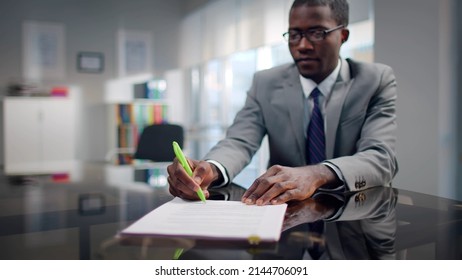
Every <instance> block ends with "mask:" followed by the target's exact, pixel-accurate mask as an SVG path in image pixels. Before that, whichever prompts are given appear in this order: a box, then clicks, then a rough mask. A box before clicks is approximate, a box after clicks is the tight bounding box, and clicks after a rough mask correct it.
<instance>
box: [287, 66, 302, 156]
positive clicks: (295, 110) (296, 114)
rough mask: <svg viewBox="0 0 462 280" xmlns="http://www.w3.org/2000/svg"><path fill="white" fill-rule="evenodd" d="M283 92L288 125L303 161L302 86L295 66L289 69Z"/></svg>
mask: <svg viewBox="0 0 462 280" xmlns="http://www.w3.org/2000/svg"><path fill="white" fill-rule="evenodd" d="M284 92H285V93H286V94H287V95H284V96H285V98H286V102H287V108H288V111H289V115H290V125H291V127H292V130H293V132H294V135H295V138H296V140H297V145H298V149H299V151H300V155H301V159H302V161H303V159H304V158H305V156H304V151H305V148H304V146H305V134H304V132H305V128H304V127H303V118H304V107H303V106H304V104H303V103H304V98H303V89H302V85H301V84H300V76H299V73H298V71H297V68H296V66H295V65H293V66H292V67H291V68H290V71H289V73H288V75H287V77H286V79H285V83H284Z"/></svg>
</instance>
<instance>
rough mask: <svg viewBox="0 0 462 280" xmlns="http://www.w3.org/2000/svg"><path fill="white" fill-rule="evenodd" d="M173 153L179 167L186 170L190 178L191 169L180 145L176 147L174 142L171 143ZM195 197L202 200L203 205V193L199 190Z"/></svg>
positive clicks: (176, 144)
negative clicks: (179, 164)
mask: <svg viewBox="0 0 462 280" xmlns="http://www.w3.org/2000/svg"><path fill="white" fill-rule="evenodd" d="M173 151H174V152H175V156H176V158H177V159H178V160H179V161H180V163H181V166H183V168H184V170H186V173H188V175H189V176H192V175H193V172H192V170H191V167H190V166H189V164H188V161H187V160H186V157H185V156H184V154H183V151H182V150H181V148H180V145H178V143H177V142H176V141H173ZM197 195H198V196H199V198H200V199H201V200H202V202H204V203H205V195H204V192H202V189H201V188H199V190H197Z"/></svg>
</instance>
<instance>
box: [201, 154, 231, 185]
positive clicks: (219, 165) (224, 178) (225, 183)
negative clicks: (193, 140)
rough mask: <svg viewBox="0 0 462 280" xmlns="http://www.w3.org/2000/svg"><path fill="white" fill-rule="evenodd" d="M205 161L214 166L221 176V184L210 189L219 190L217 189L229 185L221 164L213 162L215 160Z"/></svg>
mask: <svg viewBox="0 0 462 280" xmlns="http://www.w3.org/2000/svg"><path fill="white" fill-rule="evenodd" d="M205 161H206V162H209V163H211V164H213V165H215V166H216V167H217V168H218V170H219V171H220V173H221V176H223V182H221V183H219V184H218V185H216V186H212V187H215V188H219V187H223V186H226V185H227V184H228V183H229V177H228V174H226V169H225V167H224V166H223V165H222V164H221V163H219V162H218V161H215V160H212V159H207V160H205Z"/></svg>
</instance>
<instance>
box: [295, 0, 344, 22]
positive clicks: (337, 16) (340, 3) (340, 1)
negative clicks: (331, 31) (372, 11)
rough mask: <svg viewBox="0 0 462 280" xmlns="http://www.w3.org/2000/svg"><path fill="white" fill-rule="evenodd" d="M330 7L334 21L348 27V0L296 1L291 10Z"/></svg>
mask: <svg viewBox="0 0 462 280" xmlns="http://www.w3.org/2000/svg"><path fill="white" fill-rule="evenodd" d="M303 5H306V6H329V8H330V9H331V11H332V15H333V18H334V20H335V21H336V22H337V23H338V24H339V25H340V24H341V25H343V26H348V21H349V6H348V2H347V1H346V0H295V1H294V3H293V4H292V7H291V8H290V10H291V11H292V9H294V8H296V7H300V6H303Z"/></svg>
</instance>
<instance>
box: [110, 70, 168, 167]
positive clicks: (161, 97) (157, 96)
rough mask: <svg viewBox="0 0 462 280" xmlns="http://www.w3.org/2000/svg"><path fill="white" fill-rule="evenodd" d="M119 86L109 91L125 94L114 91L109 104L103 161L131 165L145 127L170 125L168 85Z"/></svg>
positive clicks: (154, 81)
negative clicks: (107, 136) (107, 134)
mask: <svg viewBox="0 0 462 280" xmlns="http://www.w3.org/2000/svg"><path fill="white" fill-rule="evenodd" d="M117 82H118V83H120V82H123V81H117ZM118 83H116V84H115V85H114V86H113V87H112V89H114V90H115V91H120V90H121V89H125V91H126V92H125V93H120V92H114V91H113V92H112V95H111V96H112V97H113V98H111V99H109V100H108V103H109V106H110V107H111V108H110V110H109V124H110V128H109V130H110V131H109V134H110V137H109V138H110V139H109V141H110V143H109V147H110V148H109V151H108V153H107V155H106V160H107V161H108V162H111V163H114V164H116V165H126V164H131V163H132V160H133V158H132V156H133V154H134V153H135V150H136V145H137V143H138V139H139V137H140V135H141V132H142V131H143V129H144V127H146V126H148V125H152V124H162V123H167V122H168V121H169V100H168V98H167V93H166V88H167V84H166V81H165V80H163V79H153V78H148V79H146V78H145V79H144V80H141V79H140V80H138V81H133V80H132V81H125V83H128V84H129V85H128V86H127V85H123V86H120V84H118ZM117 85H119V86H117ZM108 94H109V95H110V94H111V92H109V93H107V95H108ZM114 96H115V98H114Z"/></svg>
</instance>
